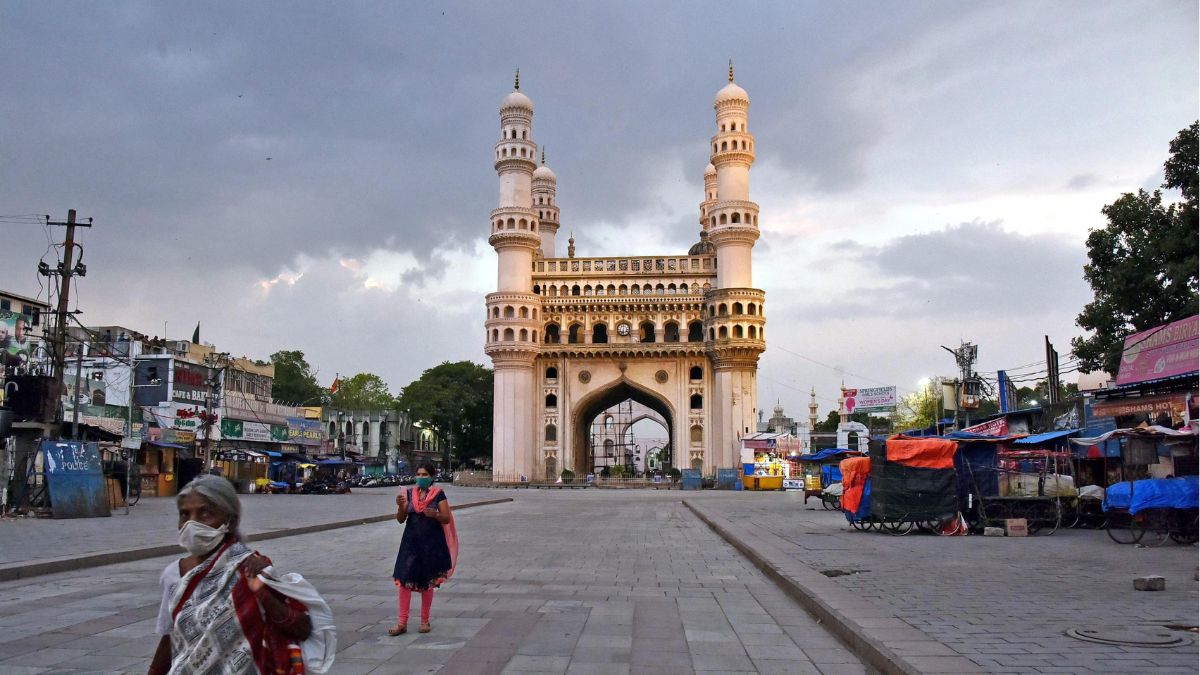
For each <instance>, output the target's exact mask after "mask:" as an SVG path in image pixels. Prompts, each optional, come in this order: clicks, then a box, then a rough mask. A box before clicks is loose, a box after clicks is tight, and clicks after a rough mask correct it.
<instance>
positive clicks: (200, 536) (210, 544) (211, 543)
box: [179, 520, 229, 556]
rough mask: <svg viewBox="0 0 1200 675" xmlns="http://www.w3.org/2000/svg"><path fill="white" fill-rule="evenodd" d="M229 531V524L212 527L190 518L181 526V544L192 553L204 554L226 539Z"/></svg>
mask: <svg viewBox="0 0 1200 675" xmlns="http://www.w3.org/2000/svg"><path fill="white" fill-rule="evenodd" d="M228 532H229V526H228V525H222V526H221V527H210V526H208V525H205V524H204V523H201V522H197V521H195V520H189V521H187V522H186V523H184V524H183V527H181V528H179V545H180V546H182V547H183V548H184V549H186V550H187V552H188V553H191V554H192V555H196V556H200V555H204V554H205V553H208V552H209V551H211V550H213V549H214V548H216V547H217V545H218V544H220V543H221V541H222V540H223V539H225V534H226V533H228Z"/></svg>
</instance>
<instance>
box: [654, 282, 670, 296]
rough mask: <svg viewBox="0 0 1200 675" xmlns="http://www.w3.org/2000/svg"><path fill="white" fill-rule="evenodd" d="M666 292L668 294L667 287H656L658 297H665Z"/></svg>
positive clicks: (655, 291)
mask: <svg viewBox="0 0 1200 675" xmlns="http://www.w3.org/2000/svg"><path fill="white" fill-rule="evenodd" d="M666 292H667V287H666V286H663V285H662V284H659V285H657V286H655V287H654V293H655V294H656V295H665V294H666Z"/></svg>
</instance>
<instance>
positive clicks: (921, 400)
mask: <svg viewBox="0 0 1200 675" xmlns="http://www.w3.org/2000/svg"><path fill="white" fill-rule="evenodd" d="M941 412H942V390H941V384H940V383H939V382H938V381H937V380H936V379H934V380H932V381H930V382H929V383H928V384H926V385H925V387H924V388H923V389H921V390H920V391H918V392H914V393H912V394H907V395H905V396H902V397H900V400H899V402H898V404H897V405H896V412H895V416H894V418H893V422H892V423H893V425H894V427H895V428H896V430H897V431H904V430H906V429H924V428H926V427H930V426H933V424H934V423H935V422H937V421H938V418H939V415H940V414H941Z"/></svg>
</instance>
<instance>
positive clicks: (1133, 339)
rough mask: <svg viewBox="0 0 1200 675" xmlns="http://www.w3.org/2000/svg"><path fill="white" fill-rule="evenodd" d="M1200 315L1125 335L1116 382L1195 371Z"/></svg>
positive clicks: (1138, 380)
mask: <svg viewBox="0 0 1200 675" xmlns="http://www.w3.org/2000/svg"><path fill="white" fill-rule="evenodd" d="M1198 328H1200V316H1190V317H1188V318H1186V319H1180V320H1179V321H1175V322H1173V323H1168V324H1166V325H1163V326H1157V327H1155V328H1151V329H1150V330H1144V331H1142V332H1140V333H1134V334H1133V335H1130V336H1129V337H1127V338H1125V347H1124V349H1123V350H1122V352H1121V367H1120V369H1119V370H1118V371H1117V385H1123V384H1134V383H1136V382H1144V381H1146V380H1157V379H1160V378H1164V377H1170V376H1172V375H1182V374H1184V373H1192V372H1195V371H1196V368H1197V366H1196V362H1197V360H1198V359H1200V349H1198V347H1200V336H1198V333H1197V329H1198Z"/></svg>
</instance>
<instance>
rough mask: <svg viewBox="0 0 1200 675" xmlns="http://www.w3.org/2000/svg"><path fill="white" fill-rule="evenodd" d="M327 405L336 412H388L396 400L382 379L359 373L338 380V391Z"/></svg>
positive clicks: (371, 374) (372, 374)
mask: <svg viewBox="0 0 1200 675" xmlns="http://www.w3.org/2000/svg"><path fill="white" fill-rule="evenodd" d="M329 405H331V406H333V407H334V408H337V409H338V410H389V409H391V408H392V407H394V406H395V405H396V399H395V397H394V396H392V393H391V392H390V391H388V385H387V382H384V381H383V378H382V377H379V376H378V375H376V374H375V373H359V374H357V375H355V376H354V377H351V378H348V379H339V380H338V390H337V391H336V392H334V393H333V395H332V396H331V397H330V401H329Z"/></svg>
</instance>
